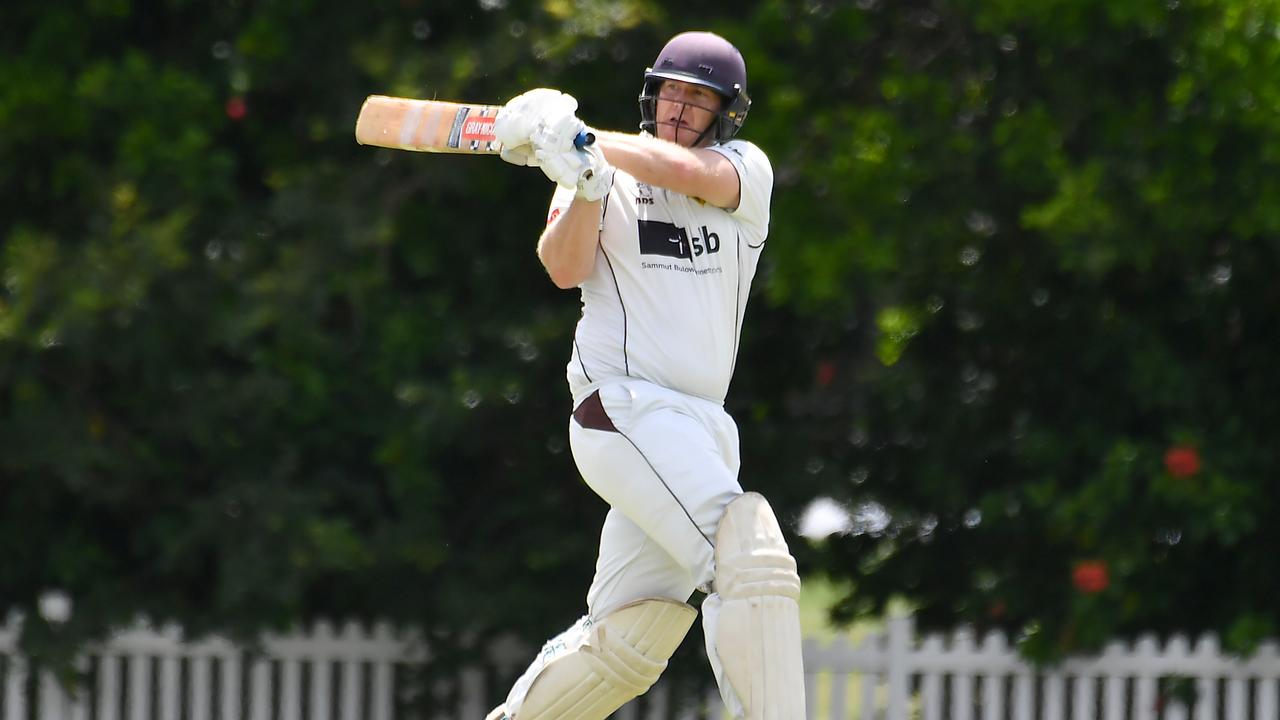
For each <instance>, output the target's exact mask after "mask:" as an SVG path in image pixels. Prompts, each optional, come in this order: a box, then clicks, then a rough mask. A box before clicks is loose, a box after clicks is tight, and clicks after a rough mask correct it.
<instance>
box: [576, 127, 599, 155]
mask: <svg viewBox="0 0 1280 720" xmlns="http://www.w3.org/2000/svg"><path fill="white" fill-rule="evenodd" d="M595 141H596V134H595V133H591V132H587V131H586V130H583V131H582V132H580V133H578V136H577V137H575V138H574V139H573V146H574V147H575V148H577V149H579V150H581V149H583V148H585V147H586V146H588V145H591V144H592V143H594V142H595Z"/></svg>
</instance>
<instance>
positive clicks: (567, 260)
mask: <svg viewBox="0 0 1280 720" xmlns="http://www.w3.org/2000/svg"><path fill="white" fill-rule="evenodd" d="M601 205H602V204H601V202H600V201H599V200H596V201H594V202H591V201H588V200H583V199H582V198H575V199H574V201H573V203H572V204H571V205H569V208H568V209H567V210H565V212H564V214H562V215H561V216H560V217H558V218H556V219H555V220H553V221H551V224H550V225H548V226H547V229H546V230H544V231H543V232H542V237H541V238H540V239H539V240H538V259H539V260H541V261H542V266H543V267H544V268H546V270H547V275H549V276H551V281H552V282H554V283H555V284H556V287H558V288H560V289H562V290H568V289H570V288H574V287H577V286H578V285H580V284H581V283H582V282H583V281H584V280H586V279H587V278H588V277H589V276H590V275H591V271H592V269H594V268H595V264H596V247H597V245H598V244H599V239H600V213H601V212H602V207H601Z"/></svg>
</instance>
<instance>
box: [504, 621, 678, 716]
mask: <svg viewBox="0 0 1280 720" xmlns="http://www.w3.org/2000/svg"><path fill="white" fill-rule="evenodd" d="M697 615H698V611H697V610H695V609H693V608H692V607H690V606H688V605H686V604H684V603H682V602H677V601H675V600H667V599H663V598H651V599H647V600H637V601H635V602H632V603H628V604H626V605H623V606H622V607H620V608H618V609H617V610H614V611H613V612H611V613H609V614H608V615H605V616H604V617H602V618H600V620H598V621H596V622H594V623H590V622H584V623H583V624H582V633H581V635H580V636H579V637H578V638H577V639H576V640H575V641H573V642H572V643H570V644H559V645H554V646H553V645H549V646H548V647H547V648H545V649H544V650H543V653H542V657H541V658H540V659H539V660H538V661H536V662H535V665H539V664H540V665H541V667H540V668H538V669H537V670H536V671H535V674H534V675H533V676H532V681H531V682H530V683H529V684H528V686H527V688H524V687H522V686H521V685H522V683H517V684H516V687H515V688H514V689H513V690H512V691H511V696H510V697H508V698H507V702H506V704H504V705H502V706H499V707H498V708H497V709H495V710H494V711H493V712H491V713H490V714H489V719H490V720H504V719H506V720H605V718H607V717H609V716H610V715H612V714H613V712H614V711H615V710H617V709H618V708H620V707H622V706H623V704H625V703H626V702H627V701H628V700H630V699H632V698H634V697H637V696H639V695H642V694H644V693H645V692H646V691H647V690H648V689H649V688H650V687H652V686H653V684H654V683H655V682H657V680H658V676H659V675H661V674H662V671H663V670H665V669H666V668H667V659H668V658H670V657H671V655H672V653H674V652H675V651H676V648H677V647H679V645H680V641H681V640H683V639H684V636H685V634H687V633H688V632H689V627H690V626H691V625H693V620H694V618H696V617H697ZM522 680H523V679H522Z"/></svg>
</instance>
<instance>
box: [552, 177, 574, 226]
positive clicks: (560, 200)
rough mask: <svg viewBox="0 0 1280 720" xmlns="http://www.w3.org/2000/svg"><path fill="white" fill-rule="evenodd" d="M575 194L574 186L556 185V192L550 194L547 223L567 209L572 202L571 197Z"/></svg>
mask: <svg viewBox="0 0 1280 720" xmlns="http://www.w3.org/2000/svg"><path fill="white" fill-rule="evenodd" d="M575 195H577V190H576V189H575V188H564V187H560V186H559V185H557V186H556V192H555V194H554V195H552V196H551V206H550V207H548V208H547V224H548V225H550V224H551V221H552V220H555V219H556V218H557V217H560V215H561V214H562V213H563V212H564V211H565V210H568V209H569V206H570V205H572V204H573V198H574V196H575Z"/></svg>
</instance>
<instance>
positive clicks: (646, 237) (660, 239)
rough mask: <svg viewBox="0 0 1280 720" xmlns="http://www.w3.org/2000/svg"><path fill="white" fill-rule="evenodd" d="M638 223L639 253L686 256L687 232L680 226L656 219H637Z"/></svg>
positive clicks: (687, 247)
mask: <svg viewBox="0 0 1280 720" xmlns="http://www.w3.org/2000/svg"><path fill="white" fill-rule="evenodd" d="M637 222H639V223H640V254H641V255H662V256H664V257H673V258H682V259H683V258H688V257H689V233H688V232H686V231H685V229H684V228H682V227H676V226H675V225H672V224H671V223H665V222H659V221H656V220H638V221H637Z"/></svg>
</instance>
